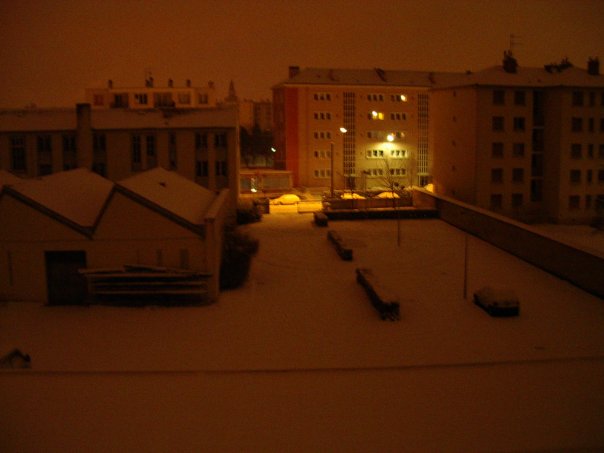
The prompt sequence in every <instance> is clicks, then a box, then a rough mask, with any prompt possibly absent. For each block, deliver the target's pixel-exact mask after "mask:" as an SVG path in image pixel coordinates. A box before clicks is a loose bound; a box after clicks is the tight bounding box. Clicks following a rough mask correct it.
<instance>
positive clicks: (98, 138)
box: [92, 134, 107, 151]
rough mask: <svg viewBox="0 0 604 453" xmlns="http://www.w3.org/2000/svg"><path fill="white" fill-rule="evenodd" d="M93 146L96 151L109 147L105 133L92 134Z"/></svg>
mask: <svg viewBox="0 0 604 453" xmlns="http://www.w3.org/2000/svg"><path fill="white" fill-rule="evenodd" d="M92 148H93V150H94V151H105V150H106V149H107V148H106V142H105V134H94V135H93V136H92Z"/></svg>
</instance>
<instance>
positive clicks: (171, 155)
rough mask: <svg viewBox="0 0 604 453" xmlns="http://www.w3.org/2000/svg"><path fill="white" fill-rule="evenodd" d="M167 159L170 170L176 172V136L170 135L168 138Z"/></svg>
mask: <svg viewBox="0 0 604 453" xmlns="http://www.w3.org/2000/svg"><path fill="white" fill-rule="evenodd" d="M168 159H169V161H170V170H176V168H177V166H178V154H177V152H176V134H174V133H170V135H169V136H168Z"/></svg>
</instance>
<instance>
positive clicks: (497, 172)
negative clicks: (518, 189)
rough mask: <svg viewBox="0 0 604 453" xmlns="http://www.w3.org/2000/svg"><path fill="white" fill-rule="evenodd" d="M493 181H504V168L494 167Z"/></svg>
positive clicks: (492, 172)
mask: <svg viewBox="0 0 604 453" xmlns="http://www.w3.org/2000/svg"><path fill="white" fill-rule="evenodd" d="M491 182H492V183H496V184H499V183H502V182H503V168H493V169H492V170H491Z"/></svg>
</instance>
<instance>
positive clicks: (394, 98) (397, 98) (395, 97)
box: [390, 94, 407, 102]
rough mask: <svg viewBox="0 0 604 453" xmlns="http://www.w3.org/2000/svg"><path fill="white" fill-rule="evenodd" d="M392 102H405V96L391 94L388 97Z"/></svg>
mask: <svg viewBox="0 0 604 453" xmlns="http://www.w3.org/2000/svg"><path fill="white" fill-rule="evenodd" d="M390 100H391V101H392V102H407V95H405V94H393V95H391V96H390Z"/></svg>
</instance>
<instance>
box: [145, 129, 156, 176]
mask: <svg viewBox="0 0 604 453" xmlns="http://www.w3.org/2000/svg"><path fill="white" fill-rule="evenodd" d="M146 141H147V168H153V167H156V166H157V149H156V146H155V136H154V135H147V138H146Z"/></svg>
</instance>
